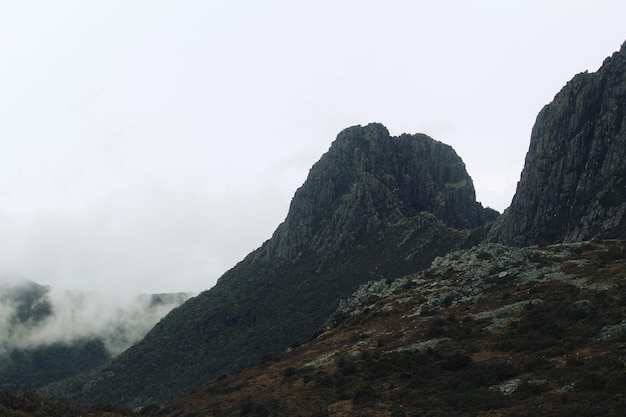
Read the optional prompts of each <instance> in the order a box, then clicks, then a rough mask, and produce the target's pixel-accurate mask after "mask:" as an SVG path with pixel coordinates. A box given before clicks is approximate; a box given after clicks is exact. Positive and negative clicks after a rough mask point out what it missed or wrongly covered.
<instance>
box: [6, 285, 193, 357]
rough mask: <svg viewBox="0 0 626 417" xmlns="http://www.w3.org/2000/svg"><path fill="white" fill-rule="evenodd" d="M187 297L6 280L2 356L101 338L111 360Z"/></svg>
mask: <svg viewBox="0 0 626 417" xmlns="http://www.w3.org/2000/svg"><path fill="white" fill-rule="evenodd" d="M190 296H191V294H185V293H179V294H161V295H129V294H126V293H121V292H83V291H67V290H60V289H55V288H49V287H44V286H41V285H38V284H35V283H33V282H29V281H15V280H6V279H5V280H4V282H0V355H3V354H7V353H8V352H10V351H11V350H13V349H20V350H25V349H32V348H38V347H42V346H48V345H52V344H57V343H61V344H66V345H72V344H73V343H75V342H78V341H84V340H90V339H100V340H101V341H102V342H103V343H104V346H105V348H106V350H107V352H108V353H109V354H110V355H111V356H115V355H118V354H119V353H121V352H123V351H124V350H126V349H127V348H128V347H130V346H131V345H132V344H133V343H135V342H136V341H138V340H139V339H141V338H142V337H143V336H144V335H145V334H146V333H147V332H148V331H149V330H150V329H151V328H152V327H153V326H154V325H155V324H156V323H157V322H158V321H159V320H160V319H161V318H162V317H163V316H164V315H166V314H167V313H168V312H170V311H171V310H172V309H173V308H175V307H177V306H178V305H180V304H182V303H183V302H184V301H185V300H187V299H188V298H189V297H190Z"/></svg>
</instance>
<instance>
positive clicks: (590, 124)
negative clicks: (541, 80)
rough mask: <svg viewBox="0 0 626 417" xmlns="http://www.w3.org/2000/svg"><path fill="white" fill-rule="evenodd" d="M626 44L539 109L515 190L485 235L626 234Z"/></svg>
mask: <svg viewBox="0 0 626 417" xmlns="http://www.w3.org/2000/svg"><path fill="white" fill-rule="evenodd" d="M625 120H626V43H625V44H624V45H623V46H622V48H621V50H620V51H619V52H616V53H614V54H613V56H611V57H609V58H607V59H606V60H605V61H604V63H603V65H602V67H601V68H600V69H599V70H598V71H597V72H595V73H582V74H578V75H577V76H575V77H574V78H573V79H572V80H571V81H570V82H569V83H568V84H567V85H566V86H565V87H564V88H563V89H562V90H561V91H560V92H559V93H558V94H557V95H556V97H555V98H554V101H553V102H552V103H550V104H549V105H547V106H545V107H544V108H543V110H542V111H541V112H540V113H539V115H538V117H537V121H536V123H535V126H534V128H533V131H532V136H531V144H530V149H529V151H528V154H527V156H526V162H525V166H524V170H523V172H522V175H521V179H520V181H519V183H518V186H517V191H516V193H515V197H514V198H513V201H512V203H511V206H510V207H509V209H507V210H506V212H505V213H504V214H503V215H502V216H501V218H500V219H498V221H497V222H496V224H495V225H494V227H493V228H492V230H491V232H490V234H489V237H488V241H493V242H502V243H507V244H512V245H517V246H523V245H528V244H536V243H545V242H574V241H580V240H586V239H591V238H615V237H624V236H626V123H625Z"/></svg>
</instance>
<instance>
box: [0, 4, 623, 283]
mask: <svg viewBox="0 0 626 417" xmlns="http://www.w3.org/2000/svg"><path fill="white" fill-rule="evenodd" d="M624 16H626V2H624V1H623V0H619V1H598V0H595V1H591V0H590V1H576V0H567V1H565V0H563V1H548V0H542V1H528V0H526V1H467V0H464V1H390V0H386V1H364V0H359V1H339V0H335V1H325V0H315V1H287V0H285V1H273V0H266V1H262V2H261V1H234V0H230V1H208V0H197V1H181V0H176V1H174V0H172V1H158V0H146V1H138V0H137V1H129V0H123V1H115V0H102V1H88V0H76V1H63V0H59V1H54V2H52V1H28V0H24V1H21V0H20V1H10V0H6V1H5V0H2V1H0V274H2V275H4V276H19V277H25V278H29V279H31V280H34V281H37V282H39V283H41V284H47V285H52V286H55V287H63V288H75V289H90V290H102V289H110V288H117V289H125V290H129V291H141V292H163V291H169V292H172V291H199V290H203V289H208V288H210V287H211V286H212V285H213V284H214V283H215V281H216V280H217V278H219V276H221V275H222V273H223V272H225V271H226V270H227V269H229V268H231V267H232V266H234V265H235V263H236V262H238V261H240V260H241V259H243V257H244V256H245V255H246V254H247V253H249V252H250V251H251V250H253V249H255V248H257V247H259V246H260V245H261V244H262V243H263V241H265V240H267V239H268V238H270V237H271V234H272V232H273V231H274V229H275V228H276V226H277V225H278V224H279V223H280V222H281V221H282V220H283V219H284V218H285V216H286V214H287V210H288V207H289V202H290V200H291V197H292V196H293V193H294V192H295V190H296V189H297V188H298V187H299V186H300V185H301V184H302V183H303V182H304V180H305V178H306V175H307V173H308V170H309V168H310V167H311V165H312V164H313V163H315V162H316V161H317V160H318V159H319V158H320V156H321V155H322V154H323V153H324V152H325V151H326V150H328V148H329V146H330V144H331V142H332V141H333V140H334V139H335V137H336V135H337V133H339V131H341V130H342V129H344V128H346V127H348V126H352V125H356V124H367V123H369V122H381V123H383V124H384V125H385V126H387V128H388V129H389V130H390V132H391V134H392V135H399V134H401V133H404V132H406V133H425V134H428V135H430V136H431V137H433V138H434V139H437V140H439V141H442V142H444V143H447V144H449V145H451V146H453V147H454V148H455V150H456V151H457V153H458V154H459V155H460V156H461V158H463V160H464V161H465V163H466V166H467V169H468V172H469V174H470V175H471V176H472V178H473V180H474V185H475V187H476V190H477V198H478V200H479V201H481V202H482V203H483V205H485V206H490V207H493V208H495V209H497V210H499V211H502V210H504V209H505V208H506V207H507V206H508V205H509V203H510V201H511V198H512V196H513V193H514V191H515V186H516V183H517V181H518V179H519V175H520V172H521V169H522V167H523V163H524V157H525V154H526V151H527V149H528V145H529V139H530V131H531V128H532V125H533V123H534V120H535V117H536V115H537V113H538V112H539V110H540V109H541V108H542V107H543V106H544V105H545V104H547V103H548V102H550V101H551V100H552V98H553V97H554V95H555V94H556V93H557V92H558V91H559V90H560V89H561V87H562V86H563V85H564V84H565V83H566V82H567V81H568V80H569V79H571V78H572V76H574V75H575V74H576V73H579V72H582V71H586V70H588V71H595V70H597V69H598V68H599V66H600V65H601V64H602V61H603V60H604V58H605V57H607V56H609V55H610V54H612V53H613V52H614V51H616V50H618V49H619V47H620V46H621V44H622V43H623V42H624V40H625V39H626V30H624V28H625V26H624Z"/></svg>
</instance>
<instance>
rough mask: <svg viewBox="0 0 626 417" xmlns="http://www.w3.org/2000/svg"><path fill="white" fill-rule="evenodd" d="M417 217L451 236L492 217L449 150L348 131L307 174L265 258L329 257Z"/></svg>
mask: <svg viewBox="0 0 626 417" xmlns="http://www.w3.org/2000/svg"><path fill="white" fill-rule="evenodd" d="M420 212H429V213H432V214H434V215H435V217H436V218H438V219H439V220H441V221H442V222H443V223H444V224H446V225H447V226H449V227H453V228H457V229H472V228H475V227H477V226H480V225H482V224H484V223H485V222H487V221H492V220H495V218H496V217H497V216H498V213H497V212H496V211H494V210H492V209H485V208H483V207H482V206H481V205H480V203H478V202H476V195H475V192H474V186H473V183H472V179H471V178H470V176H469V175H468V174H467V171H466V170H465V165H464V164H463V161H462V160H461V158H459V157H458V155H457V154H456V153H455V152H454V150H453V149H452V148H451V147H450V146H448V145H444V144H443V143H441V142H437V141H435V140H433V139H431V138H430V137H428V136H426V135H423V134H417V135H408V134H404V135H401V136H399V137H391V136H390V135H389V132H388V131H387V129H386V128H385V127H384V126H383V125H381V124H376V123H373V124H370V125H367V126H365V127H361V126H354V127H351V128H348V129H345V130H344V131H343V132H341V133H340V134H339V135H338V136H337V139H336V140H335V141H334V142H333V144H332V146H331V149H330V150H329V151H328V152H327V153H326V154H324V155H323V156H322V158H321V159H320V160H319V162H317V163H316V164H315V165H314V166H313V167H312V168H311V171H310V172H309V176H308V179H307V181H306V183H305V184H304V185H303V186H302V187H301V188H300V189H299V190H298V191H297V192H296V194H295V196H294V198H293V200H292V203H291V207H290V210H289V215H288V216H287V219H286V220H285V222H284V223H283V224H281V225H280V226H279V227H278V229H277V230H276V232H275V234H274V236H273V237H272V240H271V242H269V244H268V246H267V248H266V249H267V251H266V252H265V255H267V256H270V257H273V256H276V257H278V258H282V259H286V258H294V257H298V256H302V255H303V254H306V253H314V254H322V253H328V252H329V251H334V250H338V249H339V248H341V247H343V246H345V245H346V244H350V243H351V242H353V241H354V240H355V239H358V237H360V236H361V235H363V234H364V233H367V232H372V231H377V230H380V229H381V228H384V227H386V225H389V224H394V223H397V222H398V221H401V220H402V219H407V218H412V217H415V216H416V215H417V214H418V213H420Z"/></svg>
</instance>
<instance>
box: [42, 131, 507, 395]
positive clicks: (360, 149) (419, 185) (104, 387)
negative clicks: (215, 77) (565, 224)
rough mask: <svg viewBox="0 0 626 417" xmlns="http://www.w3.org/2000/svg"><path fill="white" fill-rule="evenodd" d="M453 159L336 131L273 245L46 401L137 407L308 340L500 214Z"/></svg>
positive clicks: (400, 141) (403, 142)
mask: <svg viewBox="0 0 626 417" xmlns="http://www.w3.org/2000/svg"><path fill="white" fill-rule="evenodd" d="M497 215H498V214H497V212H495V211H493V210H490V209H484V208H483V207H482V206H481V205H480V204H479V203H477V202H476V200H475V195H474V188H473V184H472V180H471V178H470V177H469V176H468V174H467V172H466V171H465V166H464V164H463V162H462V161H461V159H460V158H459V157H458V156H457V155H456V154H455V152H454V151H453V150H452V148H450V147H449V146H447V145H444V144H442V143H440V142H437V141H435V140H433V139H431V138H429V137H427V136H425V135H413V136H411V135H402V136H400V137H390V135H389V133H388V131H387V129H386V128H385V127H384V126H382V125H380V124H370V125H368V126H364V127H361V126H356V127H351V128H349V129H346V130H344V131H343V132H341V133H340V134H339V135H338V137H337V139H336V140H335V142H333V144H332V146H331V148H330V150H329V151H328V152H327V153H326V154H325V155H323V157H322V158H321V159H320V161H319V162H318V163H317V164H315V166H314V167H313V168H312V169H311V171H310V173H309V176H308V178H307V180H306V182H305V183H304V185H303V186H302V187H301V188H300V189H299V190H298V191H297V192H296V194H295V196H294V198H293V201H292V203H291V206H290V210H289V214H288V216H287V218H286V220H285V222H284V223H282V224H281V225H280V226H279V227H278V229H277V230H276V232H275V233H274V235H273V236H272V238H271V239H270V240H268V241H267V242H265V243H264V244H263V245H262V246H261V247H260V248H259V249H257V250H256V251H254V252H252V253H251V254H249V255H248V256H247V257H246V258H245V259H244V260H243V261H241V262H240V263H239V264H237V265H236V266H235V267H234V268H233V269H231V270H230V271H228V272H227V273H226V274H224V276H222V277H221V278H220V279H219V281H218V283H217V285H216V286H215V287H214V288H212V289H210V290H208V291H206V292H204V293H202V294H200V295H199V296H197V297H195V298H193V299H191V300H189V301H188V302H186V303H185V304H184V305H182V306H181V307H179V308H177V309H175V310H174V311H172V312H171V313H170V314H169V315H168V316H166V317H165V318H164V319H163V320H162V321H161V322H160V323H159V324H157V326H155V327H154V328H153V329H152V331H151V332H150V333H149V334H148V335H147V336H146V337H145V339H143V340H142V341H141V342H139V343H137V344H136V345H135V346H133V347H132V348H130V349H129V350H127V351H126V352H124V353H123V354H122V355H120V356H119V357H118V358H116V359H115V360H114V361H113V362H112V363H111V364H110V365H109V366H107V367H105V368H103V369H101V370H98V371H95V372H92V373H91V374H86V375H82V376H81V377H79V378H74V379H72V380H69V381H66V382H64V383H63V384H59V385H56V386H51V387H48V389H47V390H46V391H44V392H46V393H47V394H51V395H63V396H66V397H70V398H71V399H73V400H76V401H78V402H80V403H84V404H85V403H94V402H98V401H113V402H119V403H125V404H132V405H141V404H145V403H148V402H154V401H162V400H165V399H170V398H174V397H176V396H177V395H181V394H183V393H185V392H187V391H189V390H190V389H193V388H195V387H198V386H200V385H202V384H205V383H207V382H209V381H211V380H213V379H215V378H217V377H219V376H220V375H223V374H228V373H231V372H233V371H235V370H236V369H238V368H240V367H242V366H245V365H248V364H251V363H253V362H256V361H258V360H259V359H261V358H262V357H263V355H265V354H267V353H269V352H276V351H281V350H284V349H285V348H286V347H288V346H290V345H292V344H294V343H296V342H299V341H303V340H306V339H307V338H309V337H310V336H311V335H312V334H313V333H315V332H316V331H317V330H318V329H319V328H320V326H321V325H322V323H323V322H324V320H325V319H326V318H327V317H328V316H329V315H330V314H331V313H332V312H333V311H334V310H335V309H336V307H337V305H338V302H339V300H340V299H341V298H344V297H347V296H348V295H350V294H351V293H352V292H353V291H354V290H355V289H356V288H357V287H358V286H359V285H360V284H363V283H365V282H368V281H370V280H373V279H382V278H397V277H401V276H403V275H406V274H408V273H413V272H415V271H417V270H420V269H422V268H424V267H426V266H428V264H429V263H430V262H431V261H432V260H433V259H434V258H435V257H436V256H440V255H443V254H445V253H448V252H449V251H451V250H456V249H459V248H461V247H463V245H464V244H465V243H466V242H468V241H473V240H475V239H476V237H475V234H472V233H470V229H472V228H476V227H478V226H481V225H483V224H484V223H485V222H487V221H489V220H493V219H494V218H495V217H496V216H497Z"/></svg>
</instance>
